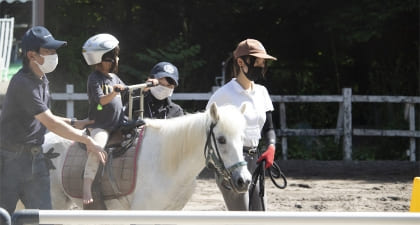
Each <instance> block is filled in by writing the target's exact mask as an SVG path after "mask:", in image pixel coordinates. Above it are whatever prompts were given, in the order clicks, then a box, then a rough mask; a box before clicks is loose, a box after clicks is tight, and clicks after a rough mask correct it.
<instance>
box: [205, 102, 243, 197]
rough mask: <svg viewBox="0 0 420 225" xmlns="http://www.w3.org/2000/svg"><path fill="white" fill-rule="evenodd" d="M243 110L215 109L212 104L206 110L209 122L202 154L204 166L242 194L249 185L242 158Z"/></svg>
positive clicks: (230, 107)
mask: <svg viewBox="0 0 420 225" xmlns="http://www.w3.org/2000/svg"><path fill="white" fill-rule="evenodd" d="M244 111H245V105H242V106H241V108H240V109H238V108H237V107H235V106H231V105H227V106H222V107H217V105H216V104H215V103H213V104H212V105H211V106H210V109H209V110H208V113H209V114H210V118H211V123H210V127H209V130H208V134H207V141H206V147H205V151H204V153H205V157H206V164H207V167H209V168H212V169H214V170H215V171H216V173H217V175H218V178H219V179H223V180H224V181H225V183H227V182H228V183H227V185H228V186H229V187H231V188H233V190H235V191H236V192H239V193H243V192H246V191H247V190H248V186H249V184H250V182H251V174H250V173H249V171H248V169H247V167H246V162H245V160H244V156H243V137H244V131H245V125H246V121H245V118H244V116H243V113H244Z"/></svg>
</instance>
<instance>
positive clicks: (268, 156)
mask: <svg viewBox="0 0 420 225" xmlns="http://www.w3.org/2000/svg"><path fill="white" fill-rule="evenodd" d="M275 152H276V147H275V146H274V145H273V144H271V145H269V146H268V147H267V150H265V152H264V153H263V154H262V155H261V156H260V158H259V159H258V160H257V163H259V162H261V161H263V160H265V168H266V169H267V168H270V167H271V166H272V165H273V162H274V153H275Z"/></svg>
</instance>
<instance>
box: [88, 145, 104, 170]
mask: <svg viewBox="0 0 420 225" xmlns="http://www.w3.org/2000/svg"><path fill="white" fill-rule="evenodd" d="M86 148H87V150H88V151H90V152H94V153H95V154H96V155H97V156H98V159H99V161H100V162H101V163H102V164H104V165H105V163H106V159H107V157H108V154H107V153H106V151H104V150H103V148H102V147H101V146H100V145H98V144H96V142H93V143H92V144H91V145H86Z"/></svg>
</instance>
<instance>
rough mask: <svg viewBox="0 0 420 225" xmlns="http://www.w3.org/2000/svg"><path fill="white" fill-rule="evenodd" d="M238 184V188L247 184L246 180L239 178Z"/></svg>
mask: <svg viewBox="0 0 420 225" xmlns="http://www.w3.org/2000/svg"><path fill="white" fill-rule="evenodd" d="M237 184H238V187H243V185H244V184H245V182H244V179H242V178H239V179H238V182H237Z"/></svg>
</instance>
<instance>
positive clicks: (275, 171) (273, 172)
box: [248, 160, 287, 211]
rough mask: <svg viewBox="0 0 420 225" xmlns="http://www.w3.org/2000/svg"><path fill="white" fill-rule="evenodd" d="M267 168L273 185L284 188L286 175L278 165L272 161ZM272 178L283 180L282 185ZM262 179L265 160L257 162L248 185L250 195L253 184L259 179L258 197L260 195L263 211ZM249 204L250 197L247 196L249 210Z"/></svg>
mask: <svg viewBox="0 0 420 225" xmlns="http://www.w3.org/2000/svg"><path fill="white" fill-rule="evenodd" d="M267 170H268V174H269V175H270V179H271V181H272V182H273V184H274V186H276V187H277V188H280V189H285V188H286V186H287V180H286V176H285V175H284V173H283V172H282V171H281V169H280V166H279V165H277V163H276V162H273V165H272V166H271V167H269V168H268V169H267ZM274 178H281V179H282V180H283V185H281V186H280V185H279V184H278V183H277V182H276V180H274ZM264 179H265V160H263V161H262V162H260V163H258V166H257V168H256V169H255V171H254V173H253V174H252V182H251V185H250V187H249V196H252V195H253V194H254V191H255V186H256V185H257V182H258V181H259V186H260V192H259V197H260V201H261V205H262V208H263V211H265V204H264V192H265V191H264V189H265V184H264ZM251 205H252V198H251V197H250V198H249V205H248V209H249V210H251Z"/></svg>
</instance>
